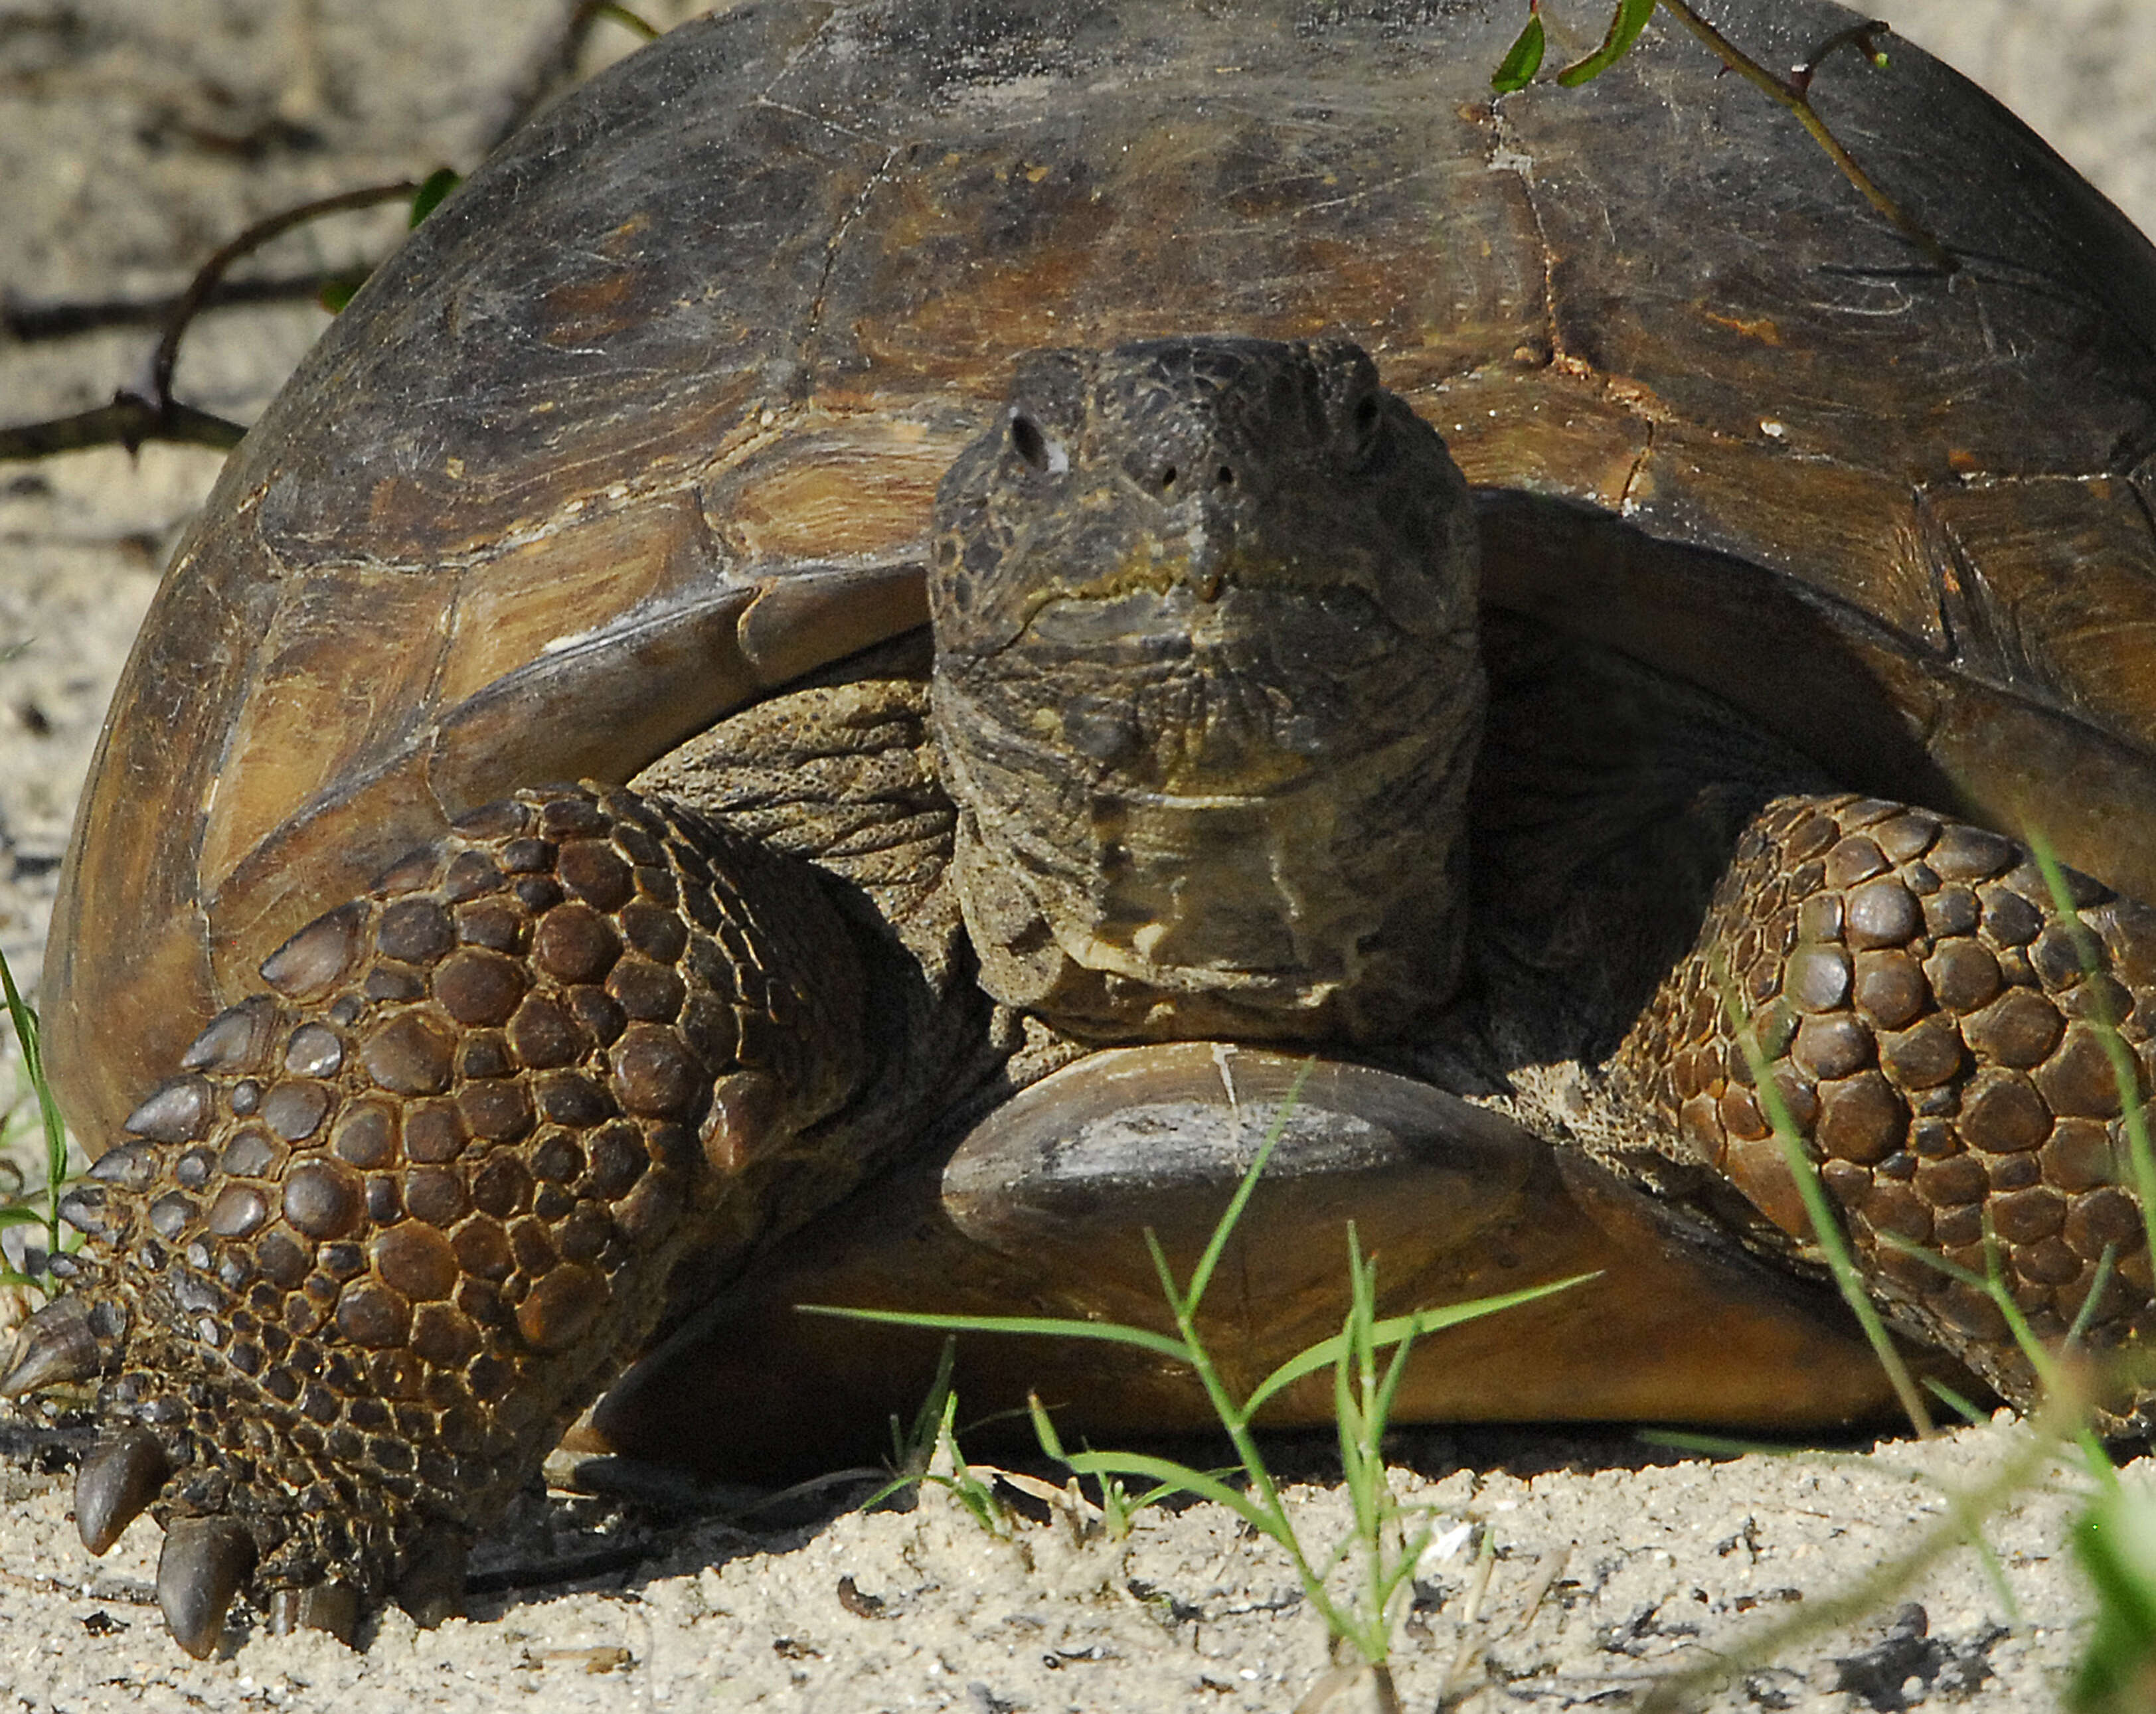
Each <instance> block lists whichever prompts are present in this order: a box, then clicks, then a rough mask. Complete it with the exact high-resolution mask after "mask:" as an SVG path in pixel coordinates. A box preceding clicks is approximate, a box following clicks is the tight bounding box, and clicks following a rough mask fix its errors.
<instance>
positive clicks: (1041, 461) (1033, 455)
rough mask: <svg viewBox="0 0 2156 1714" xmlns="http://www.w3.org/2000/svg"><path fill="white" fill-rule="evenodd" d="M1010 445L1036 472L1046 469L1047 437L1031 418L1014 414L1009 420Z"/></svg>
mask: <svg viewBox="0 0 2156 1714" xmlns="http://www.w3.org/2000/svg"><path fill="white" fill-rule="evenodd" d="M1010 438H1011V445H1012V446H1013V447H1014V448H1015V449H1017V451H1018V455H1019V457H1020V458H1022V459H1024V460H1025V461H1026V463H1028V464H1030V465H1032V466H1033V468H1034V470H1046V469H1047V468H1048V437H1047V436H1046V435H1045V434H1042V433H1041V432H1040V425H1039V423H1036V422H1034V420H1033V418H1030V417H1027V416H1021V415H1017V414H1014V415H1013V416H1012V418H1011V419H1010Z"/></svg>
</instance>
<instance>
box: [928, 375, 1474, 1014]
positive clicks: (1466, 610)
mask: <svg viewBox="0 0 2156 1714" xmlns="http://www.w3.org/2000/svg"><path fill="white" fill-rule="evenodd" d="M1476 598H1477V588H1476V530H1475V519H1474V513H1473V510H1472V506H1471V501H1470V500H1469V497H1468V492H1467V487H1466V482H1465V481H1464V480H1463V479H1462V478H1461V476H1460V473H1459V471H1458V470H1456V469H1455V467H1454V465H1453V463H1452V460H1451V459H1450V457H1449V456H1448V455H1447V454H1446V453H1445V446H1444V444H1443V442H1442V441H1440V439H1438V436H1437V434H1436V433H1435V430H1433V429H1432V428H1430V427H1429V425H1428V424H1426V423H1424V422H1423V421H1421V419H1420V418H1418V417H1416V416H1415V414H1414V412H1413V411H1411V410H1410V409H1409V408H1408V406H1407V405H1406V404H1405V403H1404V402H1403V401H1401V400H1400V399H1399V398H1396V397H1394V395H1393V394H1391V393H1387V392H1386V391H1384V390H1383V388H1382V387H1380V386H1379V385H1378V376H1377V371H1376V368H1375V366H1374V365H1373V363H1372V362H1371V361H1370V359H1369V357H1368V356H1367V355H1366V354H1365V353H1364V352H1363V351H1362V350H1361V349H1360V348H1359V347H1358V346H1354V345H1353V344H1350V343H1348V342H1347V341H1331V342H1327V343H1324V344H1320V345H1315V346H1311V345H1303V344H1278V343H1273V342H1270V341H1260V340H1251V339H1239V338H1229V337H1219V336H1209V337H1198V338H1188V339H1175V340H1155V341H1146V342H1144V343H1142V344H1135V345H1127V346H1119V347H1117V348H1116V349H1115V350H1112V351H1109V352H1101V353H1090V352H1044V353H1040V354H1038V355H1036V356H1034V357H1032V358H1030V359H1029V360H1028V361H1027V362H1025V363H1024V365H1023V366H1022V367H1021V368H1020V371H1019V377H1018V380H1017V383H1016V386H1015V387H1014V392H1013V394H1012V397H1011V401H1010V403H1009V408H1007V409H1006V410H1005V411H1004V413H1003V416H1002V419H1001V420H1000V421H999V422H998V424H997V425H996V426H995V428H993V429H991V430H990V431H989V432H988V433H987V434H983V435H982V436H981V437H980V438H979V439H978V440H976V441H975V442H974V443H973V444H972V445H971V446H969V447H968V449H966V451H965V452H964V453H962V454H961V455H960V456H959V458H958V459H957V461H956V462H955V463H954V464H952V468H951V470H950V472H949V473H948V475H947V476H946V477H945V479H944V480H943V483H942V487H941V489H940V490H939V492H938V495H937V546H936V565H935V570H934V572H933V574H932V577H931V579H930V603H929V604H930V612H931V615H932V618H933V621H934V625H935V632H936V647H937V668H936V687H935V711H936V731H937V743H938V746H939V749H940V752H941V756H942V766H943V769H944V777H945V780H946V782H947V784H948V785H949V787H950V788H951V791H952V796H953V797H954V798H955V799H956V800H957V803H958V806H959V810H960V834H959V852H958V858H957V861H958V863H959V865H960V875H961V883H960V886H959V893H960V896H961V898H962V900H963V901H964V902H965V908H966V911H967V919H968V927H969V929H970V930H971V931H972V933H973V940H974V942H975V945H976V946H977V947H978V949H979V951H980V953H981V957H982V961H983V981H984V982H985V983H986V985H987V986H988V988H989V989H990V991H991V992H993V993H995V994H996V996H997V997H998V998H1000V999H1003V1000H1004V1001H1006V1002H1007V1003H1011V1004H1014V1005H1019V1006H1024V1007H1026V1008H1029V1009H1032V1010H1034V1011H1037V1012H1039V1013H1041V1014H1044V1015H1045V1016H1047V1017H1048V1018H1050V1019H1051V1021H1053V1022H1055V1024H1059V1025H1060V1026H1061V1027H1063V1028H1065V1029H1070V1030H1073V1031H1075V1032H1076V1033H1078V1034H1082V1035H1086V1036H1088V1037H1091V1038H1096V1039H1158V1038H1167V1037H1189V1036H1202V1035H1214V1034H1228V1035H1240V1036H1252V1035H1256V1036H1272V1037H1281V1036H1286V1037H1305V1038H1317V1037H1328V1038H1338V1037H1341V1036H1343V1035H1345V1036H1347V1037H1350V1038H1355V1039H1373V1038H1383V1037H1388V1036H1393V1035H1397V1034H1402V1033H1404V1032H1405V1031H1407V1030H1409V1029H1412V1028H1413V1027H1414V1025H1415V1024H1416V1023H1417V1022H1418V1020H1419V1019H1422V1018H1424V1017H1425V1016H1426V1015H1427V1014H1428V1012H1429V1011H1430V1008H1432V1007H1434V1006H1435V1005H1437V1004H1438V1003H1441V1002H1442V1001H1443V1000H1444V998H1445V997H1446V996H1447V994H1448V993H1449V992H1450V988H1451V987H1452V984H1453V983H1454V981H1455V974H1456V969H1457V964H1458V956H1459V954H1458V947H1459V937H1460V927H1459V923H1458V921H1457V917H1458V911H1457V909H1456V901H1457V897H1458V889H1457V885H1456V870H1457V868H1458V862H1457V849H1458V846H1459V844H1460V837H1459V836H1460V824H1461V821H1462V813H1463V812H1462V794H1463V793H1464V789H1465V786H1466V776H1467V773H1468V772H1469V770H1470V768H1471V765H1472V762H1473V758H1474V753H1475V748H1476V740H1477V738H1478V736H1479V735H1480V731H1481V709H1482V699H1483V679H1482V671H1481V664H1480V659H1479V655H1478V653H1477V649H1476V629H1475V622H1476Z"/></svg>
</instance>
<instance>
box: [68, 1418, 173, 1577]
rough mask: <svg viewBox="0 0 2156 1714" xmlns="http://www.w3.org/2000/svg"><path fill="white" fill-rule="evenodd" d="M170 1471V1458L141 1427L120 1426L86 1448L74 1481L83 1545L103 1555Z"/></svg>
mask: <svg viewBox="0 0 2156 1714" xmlns="http://www.w3.org/2000/svg"><path fill="white" fill-rule="evenodd" d="M171 1474H172V1460H170V1459H168V1458H167V1457H166V1456H165V1449H164V1448H163V1447H162V1446H160V1445H158V1444H157V1437H156V1436H155V1435H153V1434H151V1433H150V1432H149V1431H148V1430H147V1429H121V1431H120V1432H119V1433H118V1434H110V1435H108V1436H106V1437H105V1439H100V1441H99V1442H98V1443H97V1444H96V1445H95V1446H93V1447H91V1448H90V1455H89V1456H88V1457H87V1458H85V1459H84V1460H83V1461H82V1468H81V1469H80V1470H78V1471H77V1472H76V1473H75V1479H74V1522H75V1527H76V1528H77V1529H79V1530H80V1531H81V1532H82V1545H83V1546H84V1547H87V1548H89V1549H90V1552H93V1553H102V1552H104V1551H105V1549H106V1548H107V1547H110V1546H111V1545H112V1544H113V1543H114V1542H116V1541H118V1540H119V1539H120V1532H121V1531H122V1530H124V1529H126V1527H127V1526H128V1525H129V1524H131V1523H132V1522H134V1521H135V1520H136V1517H137V1516H140V1515H141V1511H142V1508H143V1507H144V1506H147V1505H148V1504H149V1503H150V1502H151V1501H152V1500H154V1499H156V1498H157V1490H158V1489H160V1488H162V1487H163V1486H164V1485H165V1478H166V1477H167V1476H168V1475H171Z"/></svg>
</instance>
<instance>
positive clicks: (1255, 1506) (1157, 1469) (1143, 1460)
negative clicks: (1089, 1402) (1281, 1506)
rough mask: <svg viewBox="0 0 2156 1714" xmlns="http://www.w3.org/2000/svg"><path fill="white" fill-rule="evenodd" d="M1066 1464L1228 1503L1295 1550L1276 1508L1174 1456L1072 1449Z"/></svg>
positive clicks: (1081, 1471) (1080, 1471)
mask: <svg viewBox="0 0 2156 1714" xmlns="http://www.w3.org/2000/svg"><path fill="white" fill-rule="evenodd" d="M1063 1463H1064V1465H1065V1466H1066V1467H1067V1468H1068V1469H1070V1470H1073V1471H1075V1473H1076V1474H1078V1475H1081V1476H1096V1477H1106V1476H1143V1477H1145V1478H1146V1480H1147V1481H1151V1482H1153V1483H1155V1484H1157V1485H1158V1486H1160V1487H1162V1488H1164V1489H1166V1490H1167V1491H1168V1492H1170V1493H1174V1494H1194V1495H1196V1496H1198V1497H1199V1499H1201V1500H1210V1501H1213V1502H1214V1504H1215V1505H1219V1506H1226V1507H1227V1508H1228V1509H1229V1511H1232V1512H1234V1513H1235V1516H1238V1517H1240V1518H1241V1519H1242V1520H1243V1522H1245V1523H1247V1524H1248V1525H1250V1527H1251V1528H1252V1529H1254V1530H1255V1531H1257V1532H1258V1533H1259V1534H1260V1535H1262V1536H1265V1537H1268V1538H1269V1539H1270V1540H1272V1541H1276V1542H1279V1543H1280V1544H1281V1546H1282V1547H1286V1548H1287V1549H1288V1550H1289V1552H1290V1553H1291V1555H1292V1554H1294V1553H1295V1552H1296V1543H1295V1540H1294V1534H1293V1532H1292V1531H1291V1530H1289V1529H1288V1527H1287V1526H1286V1520H1285V1518H1284V1517H1283V1516H1281V1513H1280V1511H1278V1510H1277V1509H1276V1508H1274V1507H1270V1506H1265V1505H1263V1504H1261V1503H1260V1501H1256V1500H1254V1499H1253V1498H1251V1497H1250V1495H1248V1494H1247V1493H1245V1492H1244V1491H1242V1490H1241V1489H1240V1488H1231V1487H1229V1486H1228V1484H1227V1483H1225V1482H1224V1481H1221V1480H1220V1479H1219V1477H1218V1476H1214V1475H1207V1474H1206V1473H1205V1472H1204V1470H1194V1469H1193V1468H1192V1467H1191V1466H1190V1465H1187V1464H1183V1463H1179V1462H1178V1461H1177V1460H1174V1459H1173V1458H1157V1457H1155V1456H1154V1455H1152V1454H1151V1453H1149V1452H1073V1453H1070V1454H1069V1455H1067V1456H1066V1457H1065V1459H1064V1460H1063Z"/></svg>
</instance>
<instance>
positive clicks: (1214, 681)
mask: <svg viewBox="0 0 2156 1714" xmlns="http://www.w3.org/2000/svg"><path fill="white" fill-rule="evenodd" d="M1432 665H1434V663H1433V662H1432V661H1431V660H1430V655H1429V651H1428V649H1426V648H1422V647H1417V646H1416V645H1415V644H1414V639H1411V638H1409V636H1408V635H1406V634H1404V633H1403V632H1402V631H1401V630H1400V629H1399V627H1398V626H1397V625H1395V624H1394V623H1393V622H1392V621H1391V620H1390V618H1389V617H1388V616H1387V615H1386V613H1385V612H1384V611H1383V608H1381V607H1380V606H1379V605H1378V603H1377V602H1376V601H1375V600H1374V599H1373V598H1372V596H1371V595H1370V594H1369V593H1368V592H1367V591H1366V590H1364V589H1361V588H1355V587H1353V585H1351V584H1347V583H1341V582H1335V583H1331V584H1324V585H1320V584H1317V583H1315V582H1312V581H1311V580H1310V579H1309V578H1307V577H1296V578H1293V579H1285V578H1283V579H1277V580H1276V579H1274V578H1271V577H1266V576H1265V573H1264V571H1263V570H1262V569H1261V570H1260V572H1258V574H1257V575H1255V576H1245V574H1243V573H1242V572H1240V570H1237V571H1230V572H1224V573H1223V575H1222V578H1221V581H1220V582H1219V584H1218V585H1217V586H1216V588H1215V592H1214V594H1213V595H1212V596H1211V598H1207V597H1206V595H1205V594H1204V593H1202V592H1201V591H1200V590H1199V589H1198V588H1193V585H1192V584H1191V583H1190V582H1188V581H1186V580H1178V581H1176V582H1171V583H1168V584H1167V585H1166V586H1165V587H1141V588H1131V587H1127V586H1126V587H1117V586H1116V584H1115V583H1114V582H1111V581H1110V580H1102V584H1101V585H1099V586H1096V589H1095V590H1094V591H1086V590H1081V589H1075V588H1074V589H1069V590H1066V591H1064V592H1060V593H1058V594H1057V595H1055V597H1054V598H1051V599H1050V600H1047V601H1045V602H1044V603H1042V604H1041V605H1040V606H1039V607H1038V608H1035V610H1034V612H1033V613H1032V614H1031V615H1030V616H1029V618H1028V619H1027V621H1026V623H1025V624H1024V626H1023V628H1022V629H1020V630H1019V633H1018V634H1017V635H1016V636H1014V638H1013V639H1011V640H1010V641H1009V643H1008V644H1005V645H1004V646H1003V647H1001V648H998V649H995V650H993V652H991V653H989V654H983V655H977V656H973V657H971V658H965V657H962V656H957V655H952V656H947V657H946V658H944V659H940V660H939V662H938V665H937V678H938V681H939V685H940V687H941V688H940V690H939V695H941V696H942V698H944V699H945V700H946V701H947V702H948V701H949V700H951V699H952V698H953V697H955V698H956V699H957V700H962V701H963V702H964V703H966V704H967V705H968V720H967V721H966V724H967V725H968V726H971V727H972V728H973V731H976V732H977V733H978V732H983V731H988V730H993V731H999V732H1001V733H1002V734H1003V735H1004V737H1005V739H1006V740H1008V741H1009V742H1014V743H1015V744H1016V745H1018V746H1020V747H1023V748H1024V749H1025V750H1027V751H1029V752H1031V753H1033V754H1034V757H1036V758H1037V761H1036V763H1035V765H1036V766H1040V767H1050V768H1053V769H1055V770H1058V771H1067V772H1070V774H1072V775H1074V776H1075V777H1078V778H1082V779H1083V780H1084V781H1085V782H1086V785H1087V787H1088V788H1089V789H1090V790H1092V791H1095V792H1106V793H1113V794H1114V795H1116V796H1117V797H1119V798H1124V799H1126V800H1127V801H1131V802H1138V801H1152V802H1157V803H1186V804H1189V805H1192V806H1205V805H1215V804H1224V803H1240V802H1248V801H1250V800H1252V799H1254V798H1260V797H1265V796H1269V795H1272V794H1275V793H1280V792H1282V791H1288V790H1294V789H1296V788H1300V787H1301V786H1304V785H1306V783H1309V782H1310V781H1311V780H1312V778H1313V777H1317V776H1318V775H1321V774H1322V772H1323V771H1324V770H1325V769H1326V768H1327V767H1331V766H1333V765H1335V764H1337V762H1339V761H1340V760H1342V758H1344V757H1350V756H1354V755H1358V754H1361V753H1364V752H1367V751H1368V750H1369V749H1370V748H1372V747H1385V746H1386V745H1389V744H1390V743H1392V742H1395V741H1397V740H1398V739H1399V737H1400V736H1403V735H1404V733H1405V732H1406V731H1408V730H1409V729H1410V728H1411V727H1412V726H1414V724H1415V721H1416V717H1417V711H1421V710H1422V707H1423V700H1424V699H1423V697H1422V696H1421V695H1419V694H1418V692H1417V685H1416V680H1419V679H1421V678H1423V677H1424V676H1426V675H1429V673H1430V669H1431V667H1432Z"/></svg>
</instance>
